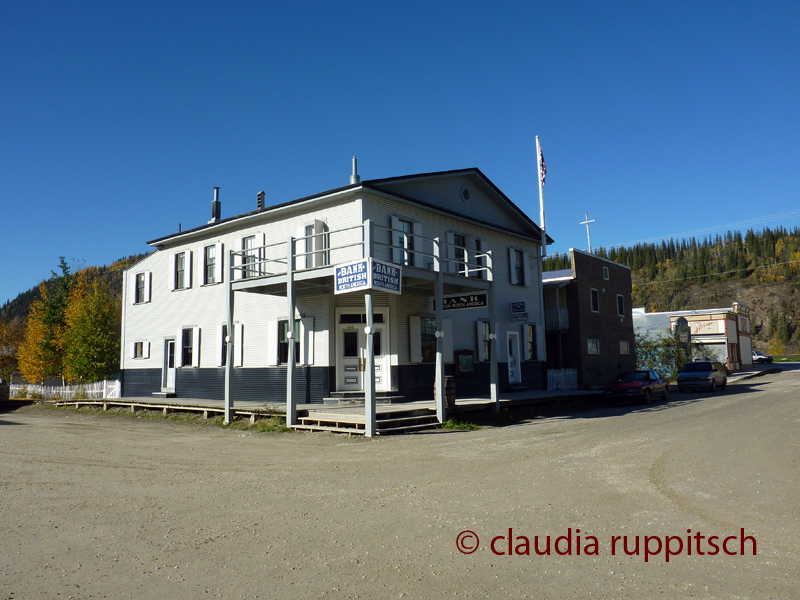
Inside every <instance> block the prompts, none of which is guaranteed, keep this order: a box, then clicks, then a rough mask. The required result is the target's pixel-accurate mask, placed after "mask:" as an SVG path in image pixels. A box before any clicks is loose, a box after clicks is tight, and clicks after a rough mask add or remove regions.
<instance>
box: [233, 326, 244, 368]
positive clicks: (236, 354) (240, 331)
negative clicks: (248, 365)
mask: <svg viewBox="0 0 800 600" xmlns="http://www.w3.org/2000/svg"><path fill="white" fill-rule="evenodd" d="M243 364H244V326H243V325H242V324H241V323H234V324H233V366H234V367H241V366H242V365H243Z"/></svg>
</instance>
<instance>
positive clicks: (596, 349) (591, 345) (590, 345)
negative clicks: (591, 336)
mask: <svg viewBox="0 0 800 600" xmlns="http://www.w3.org/2000/svg"><path fill="white" fill-rule="evenodd" d="M586 351H587V352H588V353H589V354H600V340H586Z"/></svg>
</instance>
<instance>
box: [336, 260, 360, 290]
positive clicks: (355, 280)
mask: <svg viewBox="0 0 800 600" xmlns="http://www.w3.org/2000/svg"><path fill="white" fill-rule="evenodd" d="M333 279H334V290H333V293H334V294H344V293H345V292H355V291H356V290H366V289H369V261H368V259H366V258H365V259H362V260H357V261H355V262H351V263H347V264H344V265H338V266H337V267H335V269H334V274H333Z"/></svg>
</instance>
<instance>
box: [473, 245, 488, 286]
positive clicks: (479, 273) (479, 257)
mask: <svg viewBox="0 0 800 600" xmlns="http://www.w3.org/2000/svg"><path fill="white" fill-rule="evenodd" d="M483 251H484V248H483V241H482V240H478V239H476V240H475V264H476V265H478V266H477V268H475V269H472V271H471V272H470V277H475V278H477V279H486V272H485V271H484V267H485V266H486V257H485V256H484V255H483Z"/></svg>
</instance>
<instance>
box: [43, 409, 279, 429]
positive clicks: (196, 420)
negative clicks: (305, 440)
mask: <svg viewBox="0 0 800 600" xmlns="http://www.w3.org/2000/svg"><path fill="white" fill-rule="evenodd" d="M44 405H45V406H46V407H47V408H48V409H50V410H62V411H70V412H74V413H78V414H82V415H97V416H113V417H118V418H126V419H151V420H159V421H167V420H168V421H172V422H176V423H185V424H189V425H202V426H205V427H221V428H223V429H233V430H235V431H251V432H253V433H286V432H289V431H294V430H293V429H292V428H291V427H287V425H286V417H284V416H282V415H265V416H264V417H262V418H259V419H256V421H255V423H251V422H250V419H249V417H234V420H233V421H231V422H230V423H228V424H227V425H226V424H225V423H224V417H222V416H221V415H220V416H217V417H213V418H209V419H204V418H203V414H202V413H201V412H195V411H171V412H169V413H167V414H166V415H164V412H163V411H162V410H160V409H159V410H147V409H137V410H136V412H131V409H130V408H128V407H123V406H115V407H109V408H108V410H103V408H102V407H101V406H81V407H80V408H76V407H75V406H69V405H67V406H56V405H55V404H52V403H49V402H47V403H44Z"/></svg>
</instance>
